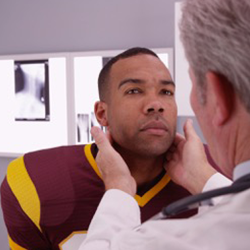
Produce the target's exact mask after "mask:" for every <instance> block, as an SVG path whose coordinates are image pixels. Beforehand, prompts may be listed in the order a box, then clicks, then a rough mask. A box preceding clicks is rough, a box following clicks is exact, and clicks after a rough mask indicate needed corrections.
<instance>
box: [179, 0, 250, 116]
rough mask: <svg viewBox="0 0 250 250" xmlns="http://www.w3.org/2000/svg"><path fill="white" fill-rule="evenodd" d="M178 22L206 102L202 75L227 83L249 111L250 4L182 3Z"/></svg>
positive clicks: (244, 0) (242, 0) (223, 0)
mask: <svg viewBox="0 0 250 250" xmlns="http://www.w3.org/2000/svg"><path fill="white" fill-rule="evenodd" d="M182 11H183V16H182V20H181V23H180V32H181V40H182V42H183V45H184V48H185V53H186V57H187V60H188V61H189V64H190V67H191V68H192V70H193V72H194V75H195V77H196V81H197V84H198V85H199V86H200V94H201V98H202V99H201V102H205V101H206V100H205V91H206V84H205V74H206V73H207V72H208V71H212V72H215V73H218V74H220V75H222V76H223V77H225V78H226V79H227V80H228V82H230V83H231V84H232V86H233V88H234V90H235V91H236V92H237V94H238V96H239V98H240V99H241V101H242V103H243V104H244V105H245V107H246V109H247V110H248V112H250V1H249V0H185V1H184V2H183V8H182Z"/></svg>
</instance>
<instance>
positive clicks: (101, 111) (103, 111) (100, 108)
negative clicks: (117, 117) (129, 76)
mask: <svg viewBox="0 0 250 250" xmlns="http://www.w3.org/2000/svg"><path fill="white" fill-rule="evenodd" d="M107 108H108V107H107V104H106V103H105V102H102V101H98V102H96V103H95V116H96V119H97V121H98V122H99V124H100V125H101V126H104V127H106V126H108V119H107Z"/></svg>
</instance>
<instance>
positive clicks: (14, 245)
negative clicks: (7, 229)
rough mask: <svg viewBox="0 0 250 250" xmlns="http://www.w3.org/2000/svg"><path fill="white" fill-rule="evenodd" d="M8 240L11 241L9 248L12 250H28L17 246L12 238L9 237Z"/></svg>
mask: <svg viewBox="0 0 250 250" xmlns="http://www.w3.org/2000/svg"><path fill="white" fill-rule="evenodd" d="M8 240H9V246H10V249H11V250H27V249H26V248H23V247H21V246H19V245H17V244H16V243H15V242H14V241H13V240H12V239H11V238H10V236H8Z"/></svg>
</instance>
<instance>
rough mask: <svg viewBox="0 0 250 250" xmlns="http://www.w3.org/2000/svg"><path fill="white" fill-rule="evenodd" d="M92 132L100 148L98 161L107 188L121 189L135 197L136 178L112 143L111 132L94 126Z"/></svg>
mask: <svg viewBox="0 0 250 250" xmlns="http://www.w3.org/2000/svg"><path fill="white" fill-rule="evenodd" d="M91 134H92V136H93V138H94V139H95V143H96V145H97V147H98V149H99V151H98V153H97V156H96V163H97V166H98V168H99V170H100V172H101V175H102V178H103V181H104V184H105V188H106V190H108V189H120V190H122V191H124V192H126V193H128V194H130V195H131V196H133V197H134V196H135V193H136V182H135V179H134V178H133V177H132V176H131V173H130V171H129V168H128V166H127V164H126V163H125V161H124V160H123V158H122V157H121V156H120V154H119V153H118V152H116V151H115V149H114V148H113V147H112V145H111V144H110V141H111V136H110V134H109V132H107V134H106V135H105V134H104V132H103V131H102V130H101V129H100V128H98V127H92V129H91Z"/></svg>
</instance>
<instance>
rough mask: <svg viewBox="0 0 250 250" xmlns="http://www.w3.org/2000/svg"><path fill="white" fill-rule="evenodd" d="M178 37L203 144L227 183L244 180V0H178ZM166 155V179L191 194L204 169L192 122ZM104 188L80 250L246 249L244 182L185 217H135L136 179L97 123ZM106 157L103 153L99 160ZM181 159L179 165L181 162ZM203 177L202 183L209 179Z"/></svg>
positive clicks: (248, 170) (248, 86) (248, 56)
mask: <svg viewBox="0 0 250 250" xmlns="http://www.w3.org/2000/svg"><path fill="white" fill-rule="evenodd" d="M183 3H184V7H183V18H182V21H181V24H180V29H181V38H182V41H183V44H184V48H185V52H186V56H187V59H188V61H189V65H190V70H189V73H190V77H191V80H192V92H191V96H190V102H191V105H192V108H193V110H194V112H195V114H196V116H197V119H198V121H199V124H200V126H201V129H202V131H203V134H204V136H205V138H206V140H207V142H208V145H209V148H210V151H211V153H212V156H213V158H214V159H215V160H216V162H217V164H218V165H219V166H221V170H222V172H223V173H224V174H225V175H226V176H227V177H229V178H231V179H233V181H234V184H233V185H234V186H239V185H242V184H244V185H245V184H246V185H248V186H250V185H249V182H250V178H249V174H250V70H249V62H250V42H249V41H250V1H249V0H240V1H236V0H220V1H218V0H185V1H184V2H183ZM184 131H185V138H184V137H183V138H182V137H180V136H177V137H176V140H175V145H174V147H173V149H175V150H173V151H172V155H168V156H167V160H168V164H167V165H168V169H167V171H168V173H169V174H170V175H171V177H172V179H173V180H174V181H175V182H176V183H178V184H180V185H182V186H183V187H185V188H187V189H188V190H190V191H191V192H192V193H193V194H195V193H197V192H199V191H201V190H203V186H202V185H201V184H200V183H202V181H201V182H200V181H197V180H204V178H205V179H206V176H203V171H204V172H206V170H207V169H208V168H209V165H208V163H207V162H206V158H205V157H204V152H203V147H202V143H201V142H200V140H199V138H198V137H197V135H196V134H195V131H194V129H193V127H192V123H191V122H190V121H187V123H186V124H185V127H184ZM92 133H93V136H94V138H95V139H96V143H97V145H98V147H99V154H98V162H97V164H98V166H99V168H100V170H101V172H102V175H103V179H104V182H105V185H106V190H107V191H106V193H105V195H104V197H103V199H102V202H101V203H100V206H99V207H98V209H97V212H96V214H95V216H94V218H93V220H92V222H91V225H90V228H89V232H88V236H87V239H86V240H85V242H83V244H82V246H81V247H80V250H87V249H89V250H97V249H102V250H105V249H112V250H125V249H126V250H127V249H130V250H132V249H136V250H140V249H143V250H145V249H148V250H152V249H169V250H196V249H197V250H198V249H199V250H202V249H204V250H205V249H219V250H230V249H231V250H236V249H249V248H250V237H249V232H250V189H249V188H248V189H247V188H244V190H243V191H241V192H238V193H233V194H232V193H231V194H228V195H225V196H223V198H222V199H221V200H220V201H219V202H215V203H216V204H215V205H214V206H211V207H210V208H208V209H206V211H203V212H201V213H199V214H198V215H196V216H194V217H192V218H189V219H173V220H150V221H148V222H146V223H144V224H141V223H140V213H139V208H138V205H137V203H136V201H135V200H134V198H133V196H134V194H135V191H136V184H135V181H134V179H133V177H132V176H131V174H130V172H129V170H128V168H127V166H126V164H125V162H124V161H123V160H122V158H121V157H120V156H119V154H118V153H116V152H115V151H114V150H113V148H112V146H111V145H110V143H109V141H108V140H107V138H106V137H105V136H104V134H103V133H102V132H101V131H99V130H98V129H93V131H92ZM107 159H109V160H107ZM184 163H185V164H184ZM212 178H213V177H211V178H210V179H209V180H208V182H210V181H211V179H212Z"/></svg>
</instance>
